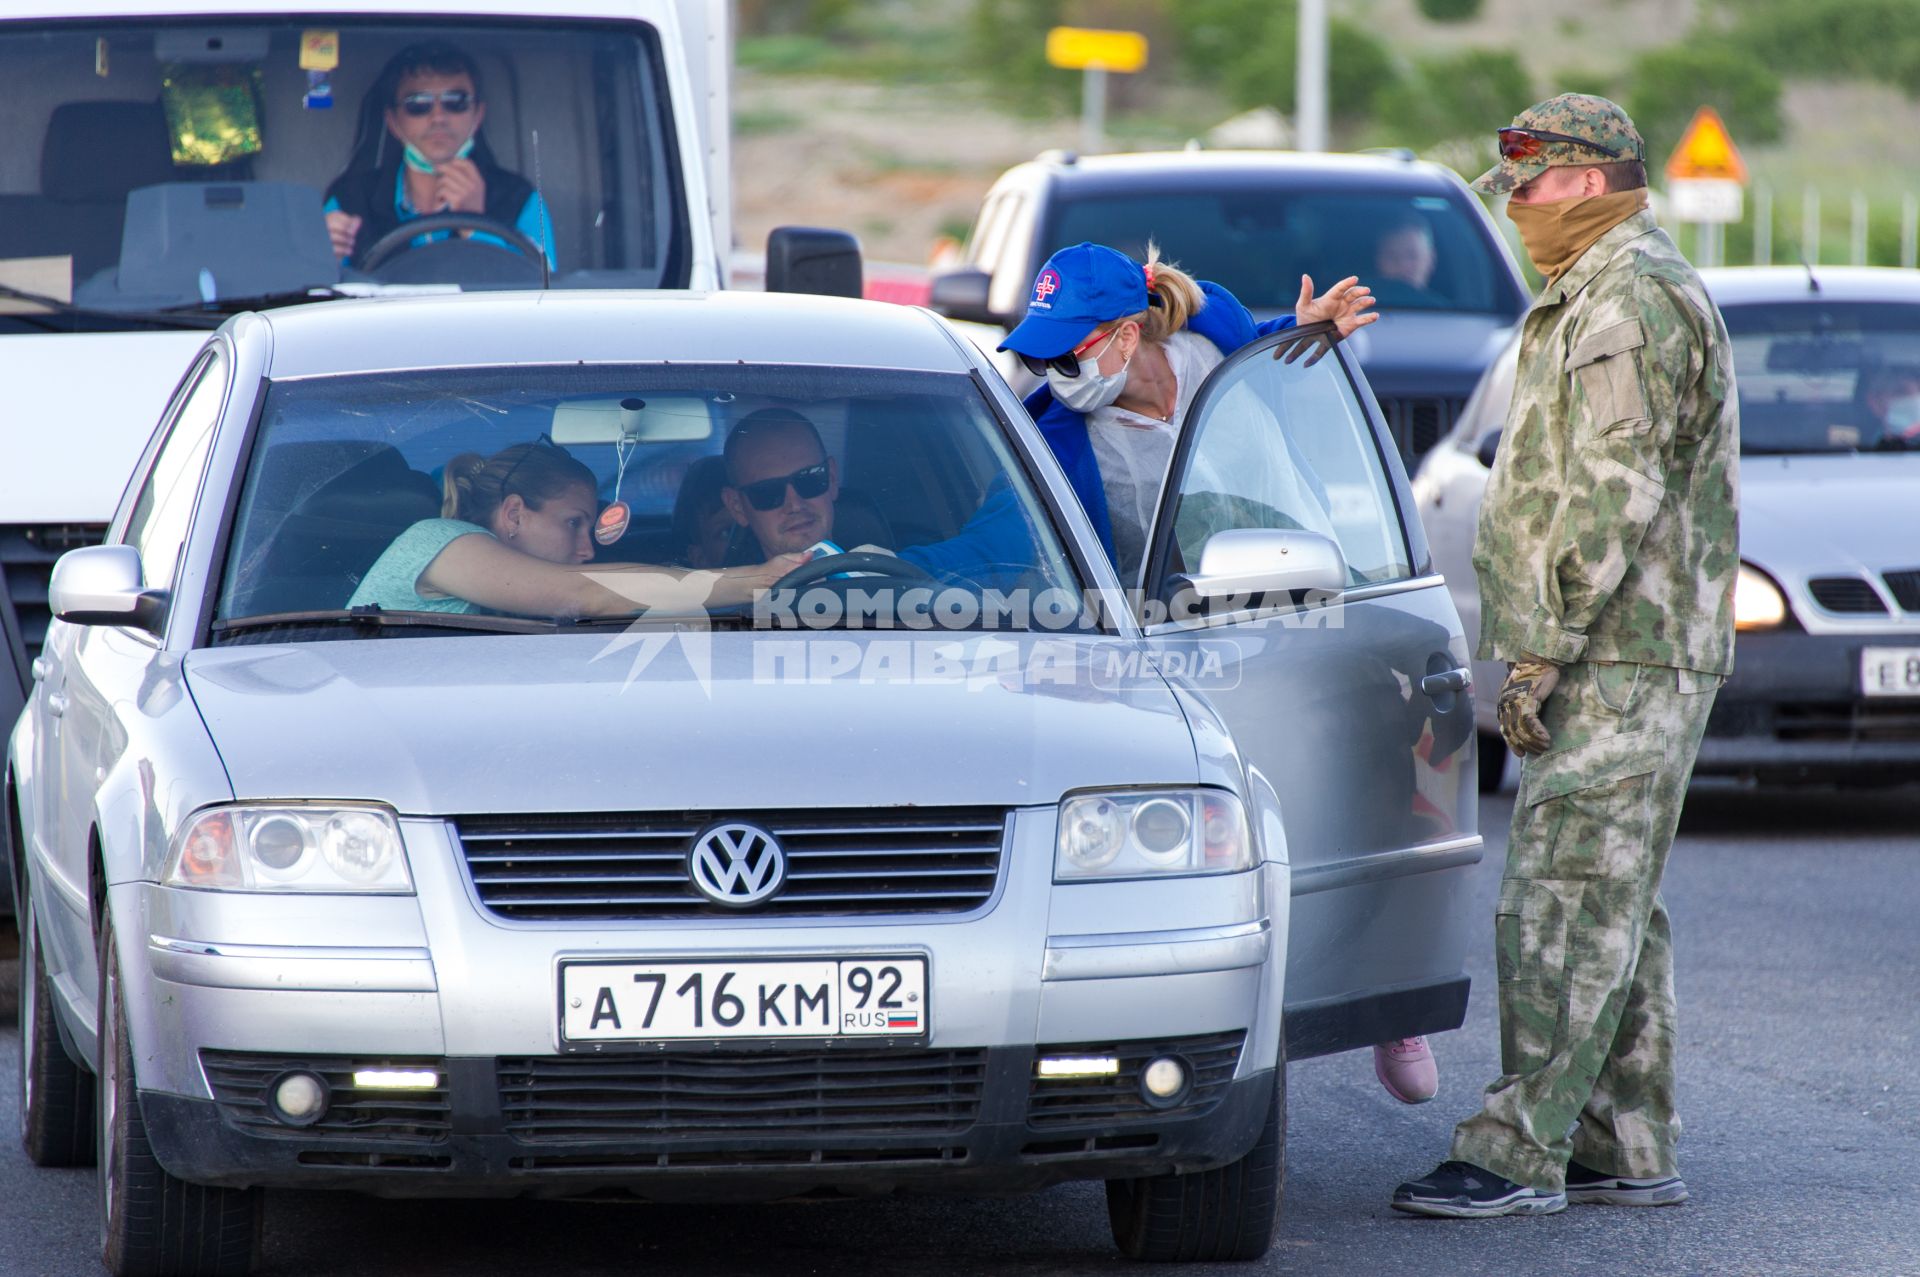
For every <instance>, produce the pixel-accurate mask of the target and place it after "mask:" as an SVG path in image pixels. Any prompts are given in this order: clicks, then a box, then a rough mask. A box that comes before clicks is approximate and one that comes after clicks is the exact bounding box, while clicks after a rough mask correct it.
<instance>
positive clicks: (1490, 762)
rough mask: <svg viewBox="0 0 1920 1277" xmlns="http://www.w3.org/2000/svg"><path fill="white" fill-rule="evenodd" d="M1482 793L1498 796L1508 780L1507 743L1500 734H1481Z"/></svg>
mask: <svg viewBox="0 0 1920 1277" xmlns="http://www.w3.org/2000/svg"><path fill="white" fill-rule="evenodd" d="M1479 743H1480V751H1479V752H1480V792H1481V793H1483V794H1497V793H1499V792H1500V782H1501V781H1503V780H1505V779H1506V778H1507V742H1506V741H1505V740H1503V739H1502V738H1501V736H1500V733H1499V732H1481V733H1480V742H1479Z"/></svg>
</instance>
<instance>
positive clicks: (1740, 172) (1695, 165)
mask: <svg viewBox="0 0 1920 1277" xmlns="http://www.w3.org/2000/svg"><path fill="white" fill-rule="evenodd" d="M1667 176H1668V177H1670V178H1673V179H1675V180H1677V181H1685V180H1687V179H1688V178H1700V177H1708V178H1719V179H1722V180H1724V181H1730V182H1739V183H1740V184H1742V185H1745V184H1746V181H1747V162H1746V161H1745V160H1743V159H1741V158H1740V149H1739V148H1738V147H1736V146H1735V145H1734V144H1733V138H1732V136H1731V135H1729V134H1728V132H1727V126H1726V123H1725V122H1724V121H1722V120H1721V118H1720V113H1719V112H1718V111H1716V110H1714V109H1713V108H1712V107H1710V106H1703V107H1701V108H1700V109H1699V110H1698V111H1695V112H1694V113H1693V122H1692V123H1691V124H1689V125H1687V133H1686V136H1685V137H1683V138H1681V139H1680V145H1678V146H1676V147H1674V148H1673V154H1672V155H1671V156H1670V157H1668V159H1667Z"/></svg>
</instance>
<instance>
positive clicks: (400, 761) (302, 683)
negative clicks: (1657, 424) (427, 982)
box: [187, 633, 1198, 815]
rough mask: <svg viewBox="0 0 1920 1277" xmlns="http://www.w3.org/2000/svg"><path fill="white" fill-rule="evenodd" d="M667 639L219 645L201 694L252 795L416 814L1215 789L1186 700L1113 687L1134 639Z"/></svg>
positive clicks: (207, 658)
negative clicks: (1112, 672) (1199, 782)
mask: <svg viewBox="0 0 1920 1277" xmlns="http://www.w3.org/2000/svg"><path fill="white" fill-rule="evenodd" d="M652 638H653V639H654V640H657V641H658V642H659V643H662V644H664V646H663V647H661V648H659V650H652V644H650V643H649V644H643V645H636V646H628V647H620V646H619V645H618V644H617V643H615V642H613V641H611V640H610V639H609V637H608V636H604V635H527V636H496V635H474V636H466V637H458V638H401V637H392V638H383V639H359V640H340V641H333V642H315V643H303V644H284V645H272V646H260V647H239V646H236V647H227V648H217V649H204V650H199V651H195V652H193V653H191V654H190V655H189V656H188V658H187V684H188V687H189V688H190V689H191V691H192V694H193V699H194V702H195V703H196V704H197V705H198V707H199V709H200V713H201V716H202V717H203V719H204V720H205V722H206V725H207V728H208V730H209V731H210V733H211V734H212V738H213V741H214V744H215V746H216V747H217V748H218V750H219V752H220V756H221V758H222V759H223V760H225V763H226V766H227V771H228V775H229V777H230V778H231V780H232V782H233V790H234V793H235V794H236V795H238V796H239V797H241V798H253V799H269V798H271V799H296V798H315V799H327V798H336V799H367V800H378V801H383V802H387V803H391V804H392V805H393V806H394V807H395V808H396V809H398V810H399V811H400V812H402V813H403V814H415V815H458V814H472V813H493V812H535V811H539V812H547V811H555V812H559V811H565V812H586V811H633V810H648V809H656V810H657V809H673V810H726V809H729V808H741V807H755V808H767V807H850V806H851V807H864V806H892V805H903V804H904V805H927V806H933V805H941V806H945V805H964V806H971V805H997V806H1020V805H1029V804H1048V803H1052V802H1055V801H1056V800H1058V799H1059V797H1060V795H1061V794H1062V793H1064V792H1066V791H1068V790H1071V789H1077V788H1084V787H1089V786H1107V785H1141V784H1191V783H1193V782H1194V780H1195V779H1197V776H1198V764H1197V761H1196V757H1195V753H1194V746H1193V739H1192V734H1191V732H1190V731H1189V729H1188V727H1187V723H1186V719H1185V718H1184V717H1183V715H1182V713H1181V711H1180V709H1179V706H1178V704H1177V703H1176V701H1175V699H1174V697H1173V694H1172V693H1171V692H1170V691H1169V690H1168V688H1167V686H1166V685H1165V683H1163V682H1161V681H1160V680H1159V679H1158V678H1157V677H1154V678H1148V677H1142V676H1138V675H1136V676H1135V677H1133V678H1130V679H1124V680H1122V681H1124V682H1125V683H1126V684H1127V685H1126V686H1123V687H1120V688H1117V689H1116V688H1107V689H1102V688H1100V687H1096V686H1094V685H1093V684H1094V683H1095V682H1096V681H1107V680H1105V678H1104V676H1101V675H1100V673H1099V672H1100V671H1101V670H1105V669H1106V668H1107V666H1106V665H1105V664H1104V663H1105V662H1106V661H1107V660H1108V659H1109V658H1110V657H1118V658H1120V659H1121V660H1124V658H1125V656H1126V654H1127V653H1129V652H1132V651H1134V650H1135V649H1134V645H1132V644H1131V643H1128V642H1127V641H1125V640H1120V639H1099V638H1062V637H1056V636H1047V637H1037V636H1024V635H1008V636H1000V635H985V634H952V635H922V636H917V637H913V638H907V637H902V636H900V635H897V634H895V635H875V634H864V635H863V634H851V633H848V634H835V635H816V636H813V637H811V638H809V639H805V640H803V639H799V638H795V637H790V636H786V635H769V634H765V633H761V634H742V633H723V634H706V633H695V634H691V635H685V636H678V635H676V636H666V635H661V634H658V633H655V634H654V635H653V636H652ZM649 652H651V655H649V654H648V653H649ZM636 664H639V665H641V666H643V668H641V669H640V670H639V672H638V674H637V675H635V674H634V668H635V665H636ZM936 664H938V665H939V668H937V669H936V668H934V667H935V666H936ZM703 665H704V666H705V667H706V669H705V675H706V676H705V677H704V678H702V677H700V674H699V671H700V668H701V667H702V666H703ZM916 666H917V668H916ZM1021 671H1024V672H1025V679H1024V680H1023V678H1022V675H1021ZM1123 672H1124V671H1123ZM630 675H631V676H632V681H631V682H630V683H629V681H628V680H629V677H630Z"/></svg>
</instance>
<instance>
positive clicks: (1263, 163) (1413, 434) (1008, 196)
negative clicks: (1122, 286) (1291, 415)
mask: <svg viewBox="0 0 1920 1277" xmlns="http://www.w3.org/2000/svg"><path fill="white" fill-rule="evenodd" d="M1395 237H1401V238H1400V241H1399V242H1398V243H1390V242H1389V241H1393V240H1394V239H1395ZM1149 239H1152V240H1154V241H1155V242H1157V243H1158V244H1159V245H1160V250H1161V253H1162V254H1163V255H1164V256H1165V257H1166V258H1167V260H1169V261H1172V262H1176V263H1178V264H1179V265H1180V266H1181V267H1182V268H1183V269H1185V270H1186V271H1187V272H1188V273H1189V274H1192V275H1193V276H1195V277H1196V278H1199V279H1211V280H1214V281H1216V282H1218V283H1220V284H1222V285H1224V286H1225V287H1226V288H1228V289H1229V290H1230V291H1231V292H1233V294H1234V295H1235V296H1237V297H1238V298H1239V299H1240V300H1241V301H1243V302H1245V303H1246V305H1247V307H1248V308H1249V309H1250V310H1252V311H1253V312H1254V314H1255V315H1257V316H1258V317H1260V318H1262V319H1265V318H1268V317H1271V316H1273V315H1278V314H1286V313H1290V312H1291V311H1292V309H1293V304H1294V300H1295V299H1296V298H1297V297H1298V296H1299V292H1300V276H1301V275H1302V274H1307V275H1311V276H1313V280H1314V284H1315V287H1316V288H1324V287H1325V286H1326V285H1328V284H1330V283H1332V282H1334V281H1335V280H1337V279H1340V278H1341V277H1343V276H1346V275H1358V276H1360V278H1361V279H1362V281H1364V282H1365V283H1367V284H1369V285H1370V286H1372V288H1373V289H1374V292H1375V293H1376V294H1377V295H1378V297H1379V299H1380V310H1381V313H1382V315H1383V316H1384V318H1383V319H1382V320H1381V322H1380V323H1377V324H1374V325H1372V326H1371V327H1368V328H1365V329H1363V330H1361V331H1360V332H1359V333H1357V334H1355V336H1354V338H1353V339H1352V341H1353V349H1354V351H1355V353H1356V354H1357V355H1358V357H1359V359H1360V363H1361V366H1362V367H1363V368H1364V369H1365V370H1366V374H1367V380H1368V382H1369V383H1370V384H1371V385H1372V387H1373V390H1374V393H1375V395H1377V396H1378V397H1379V400H1380V406H1381V407H1382V408H1383V409H1384V410H1385V412H1386V416H1387V420H1388V422H1389V423H1390V424H1391V426H1392V429H1393V433H1394V437H1395V439H1397V440H1398V441H1399V444H1400V450H1401V453H1402V457H1403V459H1404V460H1405V461H1406V463H1407V466H1408V469H1412V466H1413V462H1414V461H1415V460H1416V459H1417V458H1418V457H1419V456H1420V454H1421V453H1423V452H1425V451H1426V450H1427V449H1428V448H1430V447H1432V446H1433V444H1434V443H1435V442H1436V441H1438V440H1439V439H1440V438H1442V437H1443V436H1444V435H1445V434H1446V433H1447V432H1448V430H1449V429H1451V427H1452V424H1453V420H1454V418H1455V417H1456V416H1457V415H1458V413H1459V411H1460V409H1461V408H1462V407H1463V406H1464V405H1465V403H1466V400H1467V396H1468V395H1469V394H1470V393H1471V392H1472V390H1473V386H1474V383H1475V382H1476V381H1478V380H1479V377H1480V374H1481V372H1482V371H1483V370H1484V369H1485V368H1486V367H1487V365H1488V364H1489V363H1491V362H1492V360H1493V357H1494V356H1495V355H1496V354H1498V353H1499V352H1500V350H1501V348H1502V347H1503V346H1504V345H1505V344H1506V339H1507V334H1508V332H1509V331H1510V330H1511V327H1512V325H1513V323H1514V322H1515V321H1516V320H1518V319H1519V317H1520V316H1521V314H1523V313H1524V312H1525V311H1526V308H1527V305H1528V302H1529V298H1528V294H1527V288H1526V284H1525V282H1524V280H1523V279H1522V278H1521V275H1520V272H1519V270H1518V268H1517V267H1516V266H1515V265H1514V262H1513V258H1512V257H1511V255H1510V254H1509V253H1508V251H1507V248H1506V245H1505V243H1504V241H1502V239H1501V238H1500V235H1499V232H1498V231H1496V230H1495V228H1494V225H1493V221H1492V219H1491V218H1489V217H1488V216H1487V214H1486V211H1485V210H1484V209H1483V208H1482V207H1481V204H1480V201H1479V200H1478V199H1476V198H1475V197H1474V195H1473V194H1472V192H1470V191H1469V190H1468V189H1467V187H1466V184H1465V183H1463V182H1462V181H1461V180H1460V179H1459V177H1457V176H1456V175H1455V174H1454V173H1453V172H1452V171H1451V170H1449V169H1446V168H1443V167H1441V166H1439V165H1436V164H1428V163H1423V162H1421V161H1418V160H1414V159H1412V158H1410V157H1408V158H1401V157H1399V156H1397V155H1396V156H1387V155H1307V154H1298V153H1293V152H1285V151H1173V152H1163V153H1157V154H1138V155H1101V156H1091V157H1088V158H1085V159H1076V158H1075V157H1074V156H1072V155H1068V154H1063V153H1058V152H1050V153H1048V154H1045V155H1042V156H1040V157H1039V158H1038V159H1035V160H1032V161H1029V162H1028V163H1025V164H1020V165H1017V166H1015V167H1014V168H1011V169H1009V170H1008V171H1007V172H1006V173H1004V174H1002V175H1001V177H1000V179H999V181H997V182H995V183H994V185H993V188H992V189H991V190H990V191H988V192H987V197H986V199H985V201H983V202H982V204H981V206H980V213H979V216H978V217H977V218H976V219H975V221H974V224H973V230H972V232H971V233H970V234H969V235H968V237H967V245H966V252H965V257H964V259H963V264H962V265H961V266H960V267H959V268H958V269H955V270H951V271H948V272H945V273H943V274H941V275H938V276H936V277H935V279H934V282H933V297H932V304H933V308H934V309H935V310H937V311H939V312H940V313H941V314H943V315H945V316H947V317H948V318H949V319H955V320H963V321H971V322H974V323H981V324H991V325H997V326H999V327H1000V328H1002V329H1005V328H1007V327H1009V326H1011V325H1012V324H1014V323H1017V322H1018V321H1019V318H1020V315H1021V314H1022V313H1023V311H1024V310H1025V306H1026V300H1027V289H1028V288H1029V286H1031V284H1032V283H1033V278H1034V276H1035V275H1036V274H1037V273H1038V272H1039V270H1040V266H1041V263H1043V262H1045V261H1046V259H1047V258H1048V256H1050V255H1051V254H1052V253H1053V252H1055V251H1056V250H1058V249H1061V248H1065V247H1067V246H1068V245H1071V244H1077V243H1079V242H1081V241H1082V240H1092V241H1093V242H1095V243H1099V244H1109V245H1112V246H1113V247H1115V248H1118V249H1120V250H1121V251H1122V252H1126V253H1130V254H1132V255H1134V256H1135V257H1144V256H1145V252H1146V244H1147V241H1148V240H1149ZM1408 239H1411V240H1415V241H1419V240H1424V242H1425V246H1426V247H1425V250H1424V251H1422V250H1421V249H1420V248H1419V246H1418V245H1417V244H1412V245H1410V244H1408V243H1407V242H1406V241H1407V240H1408ZM1383 247H1385V248H1387V250H1388V251H1389V253H1391V252H1393V250H1395V249H1411V250H1412V255H1413V256H1414V257H1415V258H1416V259H1421V258H1424V264H1425V275H1426V278H1425V279H1424V286H1423V287H1416V286H1415V285H1414V284H1413V283H1410V282H1406V281H1396V280H1394V279H1392V278H1390V277H1389V276H1388V275H1386V274H1384V273H1383V271H1382V269H1381V252H1382V249H1383ZM1403 256H1404V254H1403ZM1405 273H1407V274H1410V275H1413V276H1415V277H1416V278H1417V277H1418V276H1419V275H1420V274H1421V273H1422V269H1421V264H1420V262H1419V261H1418V260H1416V262H1415V263H1413V269H1412V270H1411V271H1407V272H1405ZM987 344H988V345H989V346H991V344H992V343H987Z"/></svg>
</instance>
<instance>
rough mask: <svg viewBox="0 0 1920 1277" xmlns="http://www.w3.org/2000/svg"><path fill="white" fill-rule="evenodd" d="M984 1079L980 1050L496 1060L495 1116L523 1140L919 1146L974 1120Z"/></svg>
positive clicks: (983, 1055) (983, 1057) (984, 1056)
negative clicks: (855, 1140) (854, 1140)
mask: <svg viewBox="0 0 1920 1277" xmlns="http://www.w3.org/2000/svg"><path fill="white" fill-rule="evenodd" d="M986 1071H987V1053H986V1052H985V1051H984V1050H980V1049H974V1050H967V1051H927V1050H912V1051H900V1050H884V1051H824V1052H819V1053H815V1054H785V1053H774V1054H769V1053H766V1052H753V1053H751V1054H749V1053H722V1054H711V1055H709V1054H701V1055H689V1054H666V1055H644V1056H643V1055H623V1056H617V1057H610V1056H581V1057H572V1056H553V1057H546V1058H538V1059H502V1060H501V1061H500V1062H499V1076H500V1112H501V1116H502V1118H503V1119H504V1122H505V1129H506V1131H507V1133H508V1134H510V1135H513V1136H516V1137H517V1138H519V1139H521V1140H524V1141H528V1142H539V1141H544V1140H571V1141H580V1140H593V1139H635V1138H639V1139H654V1138H662V1139H677V1140H695V1139H713V1138H726V1137H738V1136H751V1137H755V1138H760V1139H764V1138H767V1137H777V1138H780V1139H783V1140H784V1139H789V1138H795V1137H797V1138H802V1139H806V1138H822V1137H826V1138H832V1139H836V1140H837V1139H839V1138H841V1137H852V1136H864V1137H873V1136H889V1137H891V1136H898V1137H900V1138H902V1139H908V1140H920V1141H925V1140H926V1139H928V1138H930V1137H934V1136H947V1135H952V1134H955V1133H957V1132H960V1131H964V1130H966V1129H967V1128H968V1127H970V1126H972V1125H973V1124H974V1121H975V1119H976V1118H977V1117H978V1115H979V1111H980V1093H981V1088H982V1085H983V1084H984V1081H985V1078H986ZM782 1157H783V1158H784V1159H787V1160H791V1159H790V1155H787V1154H783V1155H782Z"/></svg>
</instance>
